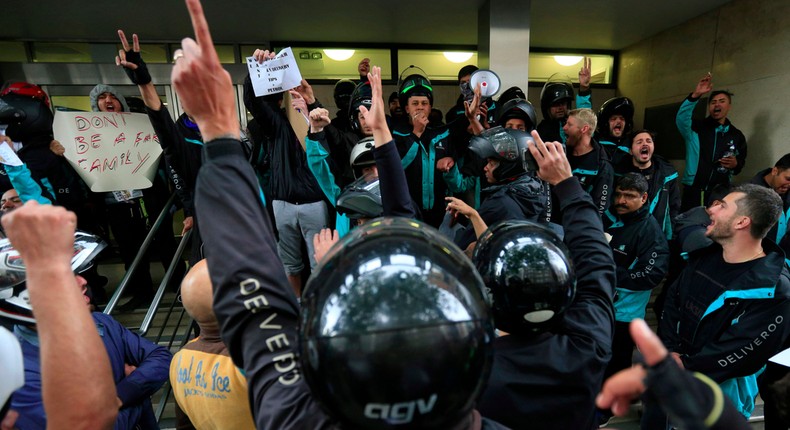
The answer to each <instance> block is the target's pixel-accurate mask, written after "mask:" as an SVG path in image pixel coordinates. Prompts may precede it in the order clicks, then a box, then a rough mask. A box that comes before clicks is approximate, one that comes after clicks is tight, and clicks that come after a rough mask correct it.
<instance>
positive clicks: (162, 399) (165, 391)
mask: <svg viewBox="0 0 790 430" xmlns="http://www.w3.org/2000/svg"><path fill="white" fill-rule="evenodd" d="M173 303H175V302H173ZM171 311H172V306H171ZM184 314H185V312H184V310H183V309H182V310H181V316H180V317H179V319H178V324H177V325H176V327H178V326H180V324H181V318H183V316H184ZM197 328H198V327H197V323H196V322H195V320H193V319H191V318H190V323H189V328H188V329H187V332H186V333H185V334H184V339H182V340H181V345H180V346H179V348H178V349H179V350H180V349H181V348H183V347H184V345H186V344H187V342H189V340H190V339H192V338H193V337H197V334H198V333H197ZM176 333H178V330H177V329H176V330H174V331H173V336H172V337H171V338H170V342H169V343H168V346H167V348H168V349H170V348H172V347H173V340H174V339H175V336H176ZM193 333H194V335H192V334H193ZM161 335H162V332H161V331H160V332H159V336H158V337H157V343H158V342H159V339H160V338H161ZM161 390H162V395H161V396H159V404H158V406H157V407H156V412H155V413H154V414H155V415H154V416H155V417H156V422H157V423H158V422H160V420H161V419H162V415H163V414H164V412H165V408H166V407H167V401H168V400H169V399H170V395H171V394H173V386H172V385H171V384H170V381H169V380H168V381H167V382H166V383H165V385H164V386H163V387H162V388H161Z"/></svg>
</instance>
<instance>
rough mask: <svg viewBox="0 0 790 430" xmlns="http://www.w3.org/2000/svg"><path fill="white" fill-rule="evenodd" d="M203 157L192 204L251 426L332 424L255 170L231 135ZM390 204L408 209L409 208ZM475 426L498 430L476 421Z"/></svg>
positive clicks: (208, 147)
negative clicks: (313, 379) (313, 383)
mask: <svg viewBox="0 0 790 430" xmlns="http://www.w3.org/2000/svg"><path fill="white" fill-rule="evenodd" d="M387 145H388V146H389V145H394V143H393V142H389V143H388V144H387ZM205 154H206V156H205V163H204V165H203V168H202V169H201V171H200V175H199V177H198V188H197V196H196V207H197V211H198V215H199V216H200V217H201V219H203V220H204V225H206V226H209V227H208V228H205V229H204V230H205V231H204V240H205V242H206V244H207V245H208V246H207V247H206V254H207V258H208V264H209V267H210V272H211V281H212V284H213V285H214V288H215V291H214V292H215V295H214V312H215V313H216V315H217V319H218V320H219V323H220V334H221V336H222V340H223V341H224V342H225V344H226V345H227V346H228V350H229V352H230V355H231V358H233V361H234V363H237V364H238V365H239V366H240V367H242V368H243V369H244V371H245V373H246V375H247V381H248V384H249V392H250V399H251V401H252V411H253V415H254V418H255V424H256V427H257V428H260V429H278V430H285V429H299V430H301V429H336V428H338V427H337V425H336V423H334V422H333V421H332V420H331V419H330V418H329V417H328V416H327V415H326V414H325V413H324V411H323V410H322V409H321V408H320V407H319V405H318V403H317V402H316V401H315V400H314V399H313V397H312V395H311V394H310V389H309V387H308V386H307V383H306V382H305V381H304V379H303V378H302V376H301V374H300V372H299V370H298V367H297V361H298V359H297V355H296V354H297V345H298V339H297V336H298V335H297V333H298V325H299V322H298V319H299V304H298V303H297V300H296V296H295V295H294V293H293V290H292V289H291V287H290V286H289V284H288V280H287V279H286V277H285V272H284V271H283V268H282V264H281V263H280V262H279V258H278V257H277V248H276V246H277V245H276V241H275V240H274V233H273V231H272V226H271V222H270V221H269V218H268V215H267V214H266V208H265V207H264V205H263V202H262V201H261V199H260V197H259V196H260V191H259V185H258V180H257V179H256V177H255V173H254V171H253V170H252V167H251V166H250V164H249V163H248V162H247V161H246V160H245V158H244V153H243V151H242V149H241V147H240V145H239V141H238V140H234V139H217V140H214V141H212V142H208V143H207V144H206V152H205ZM390 154H394V151H393V152H391V153H390ZM385 155H386V154H385ZM397 163H399V161H395V162H394V163H393V164H397ZM401 171H402V170H401ZM381 179H382V178H381V176H380V180H381ZM396 180H397V178H396ZM402 181H403V182H402V183H401V184H400V185H398V184H395V185H394V186H393V187H390V186H389V185H384V184H382V186H381V188H382V193H384V192H385V189H386V190H392V189H397V188H401V187H404V186H405V178H402ZM402 201H404V202H405V201H406V200H402ZM395 205H397V203H396V204H395ZM386 206H387V205H386V204H385V207H386ZM218 207H221V208H223V210H221V211H219V210H217V209H216V208H218ZM391 209H392V210H394V211H398V212H400V213H404V214H408V213H410V212H411V208H408V207H403V208H391ZM239 231H243V232H245V234H244V235H239V234H238V232H239ZM239 285H247V286H251V285H254V286H255V287H254V293H248V294H246V295H245V292H248V291H245V290H244V289H240V288H239ZM250 288H252V287H250ZM251 298H257V300H259V302H257V303H261V302H260V300H265V302H266V305H265V306H262V307H260V306H255V305H250V303H251V302H250V301H249V300H250V299H251ZM248 306H250V307H248ZM250 308H252V309H250ZM253 309H254V310H256V312H253V311H252V310H253ZM482 429H484V430H487V429H490V430H496V429H504V427H502V426H500V425H498V424H496V423H493V422H491V421H489V420H485V419H483V423H482Z"/></svg>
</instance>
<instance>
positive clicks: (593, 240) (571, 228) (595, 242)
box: [554, 178, 615, 355]
mask: <svg viewBox="0 0 790 430" xmlns="http://www.w3.org/2000/svg"><path fill="white" fill-rule="evenodd" d="M554 194H555V195H556V196H557V197H558V199H559V202H560V208H561V211H562V226H563V228H564V229H565V238H564V241H565V244H566V245H567V246H568V249H569V250H570V253H571V258H572V260H573V262H574V266H575V270H576V297H575V298H574V300H573V304H572V305H571V306H570V307H569V308H568V310H567V311H565V316H564V318H563V319H562V326H563V331H564V332H566V333H574V334H576V335H583V336H586V337H590V338H593V339H595V340H596V342H597V343H598V344H599V345H600V346H601V354H606V355H608V354H610V353H611V346H612V335H613V330H614V306H613V305H612V297H613V295H614V283H615V276H614V260H613V259H612V250H611V248H609V244H608V243H606V239H605V238H604V234H603V225H602V224H601V218H600V216H598V211H597V208H596V207H595V206H594V205H593V202H592V200H591V199H590V196H589V195H588V194H587V193H585V192H584V190H583V189H582V187H581V185H580V184H579V180H578V179H576V178H569V179H566V180H564V181H562V182H560V183H559V184H557V185H556V186H555V187H554Z"/></svg>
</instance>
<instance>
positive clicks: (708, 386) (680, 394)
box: [645, 357, 751, 430]
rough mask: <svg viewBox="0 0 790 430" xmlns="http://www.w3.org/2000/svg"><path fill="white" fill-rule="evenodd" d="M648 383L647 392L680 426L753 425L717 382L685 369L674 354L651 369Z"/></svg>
mask: <svg viewBox="0 0 790 430" xmlns="http://www.w3.org/2000/svg"><path fill="white" fill-rule="evenodd" d="M645 385H646V386H647V391H646V393H645V395H646V396H649V397H652V398H653V399H655V400H656V401H657V402H658V404H659V405H661V409H662V410H664V412H666V414H667V415H668V416H669V417H670V420H671V422H672V423H673V424H674V425H675V426H677V427H678V428H690V429H702V428H708V429H720V430H741V429H743V430H746V429H749V428H751V427H750V426H749V423H748V422H747V421H746V420H745V419H744V418H743V415H741V413H740V412H738V410H737V409H736V408H735V406H734V405H733V404H732V402H730V401H728V400H727V399H726V398H725V396H724V394H723V393H722V391H721V388H719V386H718V385H716V383H715V382H714V381H712V380H711V379H710V378H708V377H706V376H704V375H702V374H699V373H691V372H685V371H683V370H682V369H681V368H680V367H678V366H677V365H676V364H675V362H674V360H673V359H672V358H671V357H667V358H665V359H664V360H663V361H661V362H660V363H658V364H656V365H655V366H653V367H651V368H650V369H649V370H648V373H647V378H646V380H645Z"/></svg>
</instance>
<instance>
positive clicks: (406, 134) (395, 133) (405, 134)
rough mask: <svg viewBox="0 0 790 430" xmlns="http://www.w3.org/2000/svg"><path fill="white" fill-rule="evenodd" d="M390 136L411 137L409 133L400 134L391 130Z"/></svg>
mask: <svg viewBox="0 0 790 430" xmlns="http://www.w3.org/2000/svg"><path fill="white" fill-rule="evenodd" d="M392 134H394V135H397V136H403V137H406V136H411V133H401V132H399V131H396V130H393V131H392Z"/></svg>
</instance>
